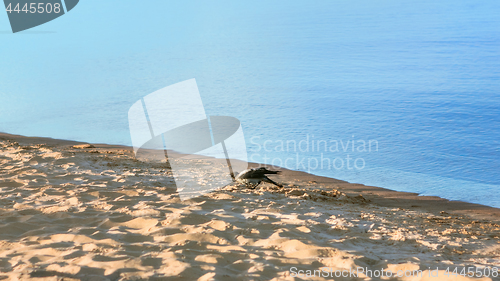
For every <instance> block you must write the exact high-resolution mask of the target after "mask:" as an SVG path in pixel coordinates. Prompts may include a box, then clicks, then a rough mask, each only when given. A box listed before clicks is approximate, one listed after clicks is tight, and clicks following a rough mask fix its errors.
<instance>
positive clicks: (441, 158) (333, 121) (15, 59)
mask: <svg viewBox="0 0 500 281" xmlns="http://www.w3.org/2000/svg"><path fill="white" fill-rule="evenodd" d="M236 2H237V3H236ZM243 2H244V3H243ZM499 14H500V2H498V1H494V0H491V1H473V0H467V1H449V0H445V1H410V2H408V1H407V2H401V1H312V2H311V1H251V2H250V1H210V2H206V1H198V2H191V1H190V2H189V3H170V2H169V1H147V2H135V3H133V2H127V3H124V2H123V1H97V0H87V1H81V2H80V3H79V4H78V6H77V7H75V8H74V9H73V10H72V11H71V12H70V13H68V14H66V15H64V16H63V17H60V18H58V19H56V20H54V21H51V22H49V23H46V24H44V25H41V26H39V27H36V28H33V29H30V30H27V31H24V32H20V33H16V34H12V32H11V30H10V26H9V22H8V18H7V14H6V13H3V12H1V11H0V99H1V100H0V131H3V132H8V133H13V134H22V135H28V136H47V137H53V138H62V139H72V140H79V141H87V142H98V143H111V144H125V145H130V144H131V140H130V134H129V128H128V120H127V112H128V109H129V108H130V106H131V105H132V104H133V103H134V102H136V101H137V100H139V99H140V98H141V97H143V96H145V95H147V94H149V93H151V92H153V91H155V90H158V89H160V88H163V87H165V86H168V85H171V84H174V83H177V82H180V81H184V80H187V79H190V78H196V81H197V83H198V87H199V90H200V94H201V97H202V99H203V103H204V105H205V110H206V113H207V115H227V116H233V117H237V118H238V119H239V120H240V121H241V123H242V126H243V130H244V134H245V138H246V142H247V150H248V157H249V160H250V161H254V162H259V163H266V164H274V165H277V166H284V167H287V168H290V169H295V170H303V171H308V172H311V173H313V174H317V175H322V176H329V177H334V178H339V179H342V180H347V181H350V182H356V183H363V184H367V185H375V186H381V187H385V188H391V189H395V190H400V191H412V192H417V193H420V194H423V195H437V196H442V197H444V198H448V199H453V200H463V201H467V202H476V203H481V204H486V205H490V206H496V207H500V195H499V193H500V192H499V191H500V173H499V171H500V17H498V15H499ZM172 102H175V101H172Z"/></svg>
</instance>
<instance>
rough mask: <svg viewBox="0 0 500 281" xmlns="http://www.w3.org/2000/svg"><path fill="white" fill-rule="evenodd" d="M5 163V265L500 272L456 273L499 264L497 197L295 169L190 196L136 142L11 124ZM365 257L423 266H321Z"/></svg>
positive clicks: (255, 272)
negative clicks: (464, 198) (58, 136)
mask: <svg viewBox="0 0 500 281" xmlns="http://www.w3.org/2000/svg"><path fill="white" fill-rule="evenodd" d="M192 161H193V167H194V169H195V168H196V165H203V164H204V163H200V162H199V161H198V162H197V161H196V160H192ZM205 164H206V163H205ZM0 173H1V174H0V216H1V221H0V279H9V280H25V279H30V280H140V279H151V280H163V279H165V280H171V279H172V280H301V279H307V280H499V278H494V277H490V278H475V277H474V278H469V277H464V276H460V275H457V276H453V275H450V276H446V275H445V273H446V272H445V270H446V269H447V268H449V269H450V271H453V270H455V269H458V271H457V273H460V271H461V270H462V268H464V266H466V267H469V266H476V267H478V268H479V270H480V271H481V272H484V270H483V269H481V268H482V267H489V268H491V269H494V268H495V267H496V268H498V267H500V242H499V241H500V240H499V236H500V225H499V224H498V219H499V218H500V211H499V209H495V208H490V207H486V206H481V205H476V204H468V203H463V202H450V201H447V200H444V199H441V198H437V197H421V196H417V194H412V193H401V192H395V191H390V190H386V189H382V188H377V187H369V186H364V185H359V184H349V183H346V182H343V181H338V180H335V179H329V178H324V177H317V176H313V175H309V174H306V173H301V172H294V171H287V170H284V171H283V173H282V174H281V175H280V176H277V177H274V179H276V180H277V181H280V182H282V183H284V184H285V188H283V189H278V188H275V187H273V186H271V185H266V184H265V185H262V186H261V188H258V189H256V190H248V189H242V188H238V187H232V186H229V187H226V188H224V189H221V190H218V191H215V192H212V193H209V194H205V195H204V196H200V197H196V198H193V199H190V200H186V201H181V200H180V199H179V197H178V195H177V194H176V192H175V191H176V189H175V183H174V181H173V179H172V178H171V176H170V175H169V174H168V173H167V172H166V169H165V165H164V164H154V163H145V162H140V161H137V160H135V158H134V156H133V153H132V150H131V148H129V147H123V146H110V145H85V144H83V145H82V144H81V143H76V142H70V141H61V140H53V139H45V138H28V137H22V136H14V135H8V134H0ZM358 267H359V268H363V269H365V268H367V269H369V270H372V271H373V272H374V273H372V275H376V274H377V273H375V271H378V273H380V271H381V270H382V269H383V270H384V271H385V272H386V275H387V271H388V270H390V271H391V272H394V273H397V271H398V270H422V271H423V273H422V275H420V276H409V277H397V278H385V277H384V278H381V277H374V276H372V277H371V278H370V277H369V276H368V277H367V276H366V275H363V274H359V275H358V276H357V277H353V275H351V277H346V278H337V277H333V278H332V277H321V276H320V275H319V274H320V272H319V271H317V270H320V269H324V270H325V271H326V270H331V272H332V274H339V273H344V274H345V273H347V272H348V271H349V270H356V268H358ZM291 268H293V269H292V271H290V269H291ZM429 268H430V269H431V271H429ZM436 268H438V269H439V270H440V271H439V272H437V271H435V270H436ZM299 270H302V272H301V273H302V274H303V275H302V277H303V278H299V277H296V274H298V273H299ZM307 270H312V271H309V273H315V274H316V277H311V278H305V274H307V273H308V271H307ZM314 270H316V272H313V271H314ZM335 270H338V271H335ZM342 270H344V271H343V272H342ZM400 272H404V271H400ZM407 272H410V271H407ZM405 273H406V272H405ZM322 274H325V273H324V272H322ZM436 274H438V277H432V275H436ZM407 275H409V274H407ZM490 275H491V274H490ZM323 276H324V275H323Z"/></svg>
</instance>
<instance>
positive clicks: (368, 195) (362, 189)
mask: <svg viewBox="0 0 500 281" xmlns="http://www.w3.org/2000/svg"><path fill="white" fill-rule="evenodd" d="M0 140H14V141H16V142H18V143H20V144H23V143H25V144H33V143H37V144H48V145H57V146H67V147H71V146H74V145H82V144H91V145H92V146H94V147H95V149H102V150H128V151H130V152H131V153H132V150H133V148H132V147H130V146H126V145H112V144H99V143H87V142H80V141H72V140H61V139H53V138H48V137H27V136H22V135H14V134H8V133H3V132H0ZM260 166H267V167H269V166H268V165H265V164H259V163H251V162H249V167H250V168H254V167H260ZM273 167H274V168H276V167H275V166H273ZM277 170H280V171H281V172H282V173H281V174H280V175H279V176H277V178H278V179H279V180H281V179H288V180H300V181H303V182H310V183H315V184H321V185H327V186H332V187H335V189H338V190H339V191H341V192H344V193H345V194H346V195H349V196H359V195H361V196H362V197H363V198H365V199H367V200H369V201H370V203H373V204H375V205H377V206H381V207H390V208H401V209H415V210H422V211H427V212H430V213H440V214H452V215H459V216H469V217H470V218H472V219H476V220H485V221H490V222H497V223H500V208H495V207H491V206H486V205H481V204H476V203H469V202H464V201H454V200H448V199H446V198H441V197H438V196H420V195H419V194H418V193H412V192H404V191H395V190H391V189H387V188H383V187H377V186H369V185H364V184H358V183H350V182H347V181H343V180H338V179H334V178H329V177H324V176H318V175H313V174H310V173H307V172H302V171H295V170H289V169H286V168H282V167H281V168H278V169H277Z"/></svg>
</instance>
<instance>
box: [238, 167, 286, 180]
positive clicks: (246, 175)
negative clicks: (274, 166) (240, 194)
mask: <svg viewBox="0 0 500 281" xmlns="http://www.w3.org/2000/svg"><path fill="white" fill-rule="evenodd" d="M277 173H279V171H271V170H268V169H267V168H265V167H260V168H254V169H248V170H245V171H243V172H242V173H241V174H239V175H238V178H241V179H251V178H261V177H263V176H265V175H267V174H277Z"/></svg>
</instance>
